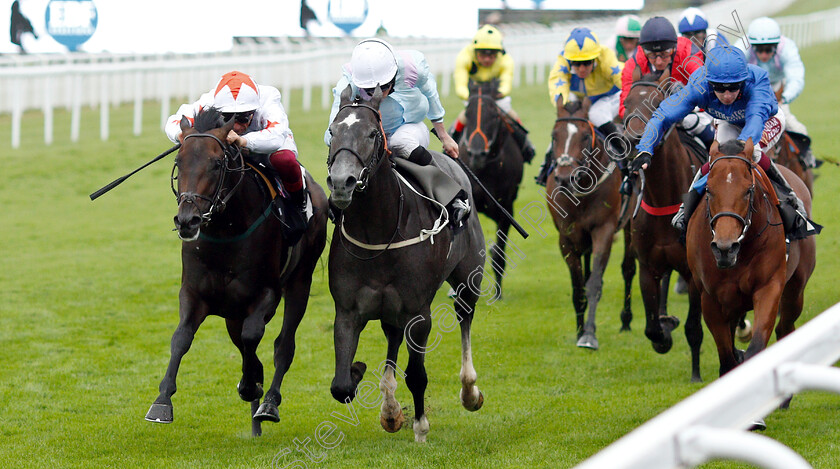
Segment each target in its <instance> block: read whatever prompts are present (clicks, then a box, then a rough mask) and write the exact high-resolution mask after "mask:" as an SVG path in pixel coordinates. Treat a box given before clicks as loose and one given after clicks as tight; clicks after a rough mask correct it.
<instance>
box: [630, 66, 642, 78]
mask: <svg viewBox="0 0 840 469" xmlns="http://www.w3.org/2000/svg"><path fill="white" fill-rule="evenodd" d="M641 79H642V67H639V66H636V68H634V69H633V79H632V80H631V81H632V82H637V81H639V80H641Z"/></svg>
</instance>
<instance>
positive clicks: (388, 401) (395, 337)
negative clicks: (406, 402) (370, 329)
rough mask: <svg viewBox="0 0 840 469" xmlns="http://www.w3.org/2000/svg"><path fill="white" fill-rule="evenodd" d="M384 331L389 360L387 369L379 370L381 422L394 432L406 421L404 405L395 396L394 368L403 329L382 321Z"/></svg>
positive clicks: (387, 429)
mask: <svg viewBox="0 0 840 469" xmlns="http://www.w3.org/2000/svg"><path fill="white" fill-rule="evenodd" d="M382 331H383V332H385V337H386V338H387V339H388V352H387V361H386V362H385V369H384V370H379V371H380V373H381V376H382V378H381V379H380V380H379V392H380V393H381V394H382V407H381V409H380V412H379V423H380V424H381V425H382V428H384V429H385V431H386V432H389V433H394V432H396V431H398V430H399V429H400V428H402V425H403V423H404V422H405V416H403V411H402V407H401V406H400V403H399V402H398V401H397V398H396V397H395V396H394V394H395V392H396V390H397V379H396V376H395V374H396V373H395V370H394V368H395V367H396V366H397V355H398V354H399V351H400V345H401V344H402V340H403V331H402V329H400V328H399V327H394V326H390V325H388V324H385V323H384V322H383V323H382Z"/></svg>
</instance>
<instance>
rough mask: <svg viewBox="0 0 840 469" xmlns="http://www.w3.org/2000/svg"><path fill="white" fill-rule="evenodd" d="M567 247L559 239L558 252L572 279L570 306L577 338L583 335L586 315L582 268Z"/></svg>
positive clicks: (569, 246) (578, 255)
mask: <svg viewBox="0 0 840 469" xmlns="http://www.w3.org/2000/svg"><path fill="white" fill-rule="evenodd" d="M568 244H569V245H568V246H567V245H565V244H564V243H563V239H562V238H561V239H560V252H561V253H562V254H563V259H564V260H565V261H566V266H567V267H568V268H569V276H570V277H571V279H572V305H574V307H575V320H576V324H577V338H578V339H580V337H581V336H582V335H583V316H584V314H586V305H587V303H586V291H585V290H584V280H583V267H582V266H581V262H580V254H579V253H577V252H575V250H574V248H573V247H572V246H571V242H570V241H568Z"/></svg>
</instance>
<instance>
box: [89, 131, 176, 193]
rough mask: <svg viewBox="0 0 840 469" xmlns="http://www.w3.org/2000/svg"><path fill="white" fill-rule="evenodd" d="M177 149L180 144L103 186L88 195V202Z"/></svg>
mask: <svg viewBox="0 0 840 469" xmlns="http://www.w3.org/2000/svg"><path fill="white" fill-rule="evenodd" d="M179 148H181V144H180V143H178V144H176V145H175V146H173V147H172V148H170V149H169V150H166V151H165V152H163V153H161V154H160V155H158V156H156V157H155V159H153V160H152V161H149V162H148V163H146V164H144V165H143V166H141V167H139V168H137V169H135V170H134V171H132V172H130V173H128V174H126V175H125V176H123V177H121V178H119V179H117V180H115V181H114V182H112V183H110V184H108V185H107V186H105V187H103V188H101V189H99V190H98V191H96V192H94V193H93V194H91V195H90V200H96V198H97V197H99V196H100V195H102V194H104V193H106V192H108V191H109V190H111V189H113V188H115V187H117V186H119V185H120V184H122V182H123V181H125V180H126V179H128V178H130V177H131V176H133V175H134V174H135V173H136V172H138V171H140V170H141V169H143V168H145V167H146V166H149V165H150V164H152V163H154V162H155V161H158V160H159V159H161V158H163V157H164V156H166V155H168V154H170V153H172V152H173V151H175V150H177V149H179Z"/></svg>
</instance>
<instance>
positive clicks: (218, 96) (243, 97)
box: [213, 70, 260, 112]
mask: <svg viewBox="0 0 840 469" xmlns="http://www.w3.org/2000/svg"><path fill="white" fill-rule="evenodd" d="M213 104H214V105H215V106H216V107H217V108H218V109H219V110H220V111H222V112H248V111H253V110H254V109H257V108H258V107H260V92H259V90H258V89H257V84H256V83H254V80H253V79H252V78H251V77H250V76H248V75H247V74H245V73H242V72H237V71H235V70H234V71H232V72H228V73H225V74H224V75H222V79H221V80H219V84H218V85H216V91H215V94H214V99H213Z"/></svg>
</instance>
